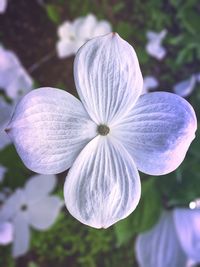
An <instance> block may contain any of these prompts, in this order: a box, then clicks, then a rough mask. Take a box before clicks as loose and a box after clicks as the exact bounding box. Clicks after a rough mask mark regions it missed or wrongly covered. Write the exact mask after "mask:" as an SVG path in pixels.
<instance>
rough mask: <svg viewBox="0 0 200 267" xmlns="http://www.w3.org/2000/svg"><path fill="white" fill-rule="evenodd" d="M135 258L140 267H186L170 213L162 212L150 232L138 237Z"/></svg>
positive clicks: (184, 257)
mask: <svg viewBox="0 0 200 267" xmlns="http://www.w3.org/2000/svg"><path fill="white" fill-rule="evenodd" d="M136 257H137V260H138V262H139V265H140V267H184V266H186V265H185V264H186V256H185V254H184V252H183V251H182V249H181V246H180V244H179V240H178V238H177V236H176V230H175V226H174V221H173V216H172V213H171V212H164V213H163V214H162V216H161V218H160V220H159V222H158V223H157V224H156V225H155V226H154V227H153V228H152V229H151V230H149V231H147V232H144V233H143V234H140V235H139V236H138V238H137V240H136Z"/></svg>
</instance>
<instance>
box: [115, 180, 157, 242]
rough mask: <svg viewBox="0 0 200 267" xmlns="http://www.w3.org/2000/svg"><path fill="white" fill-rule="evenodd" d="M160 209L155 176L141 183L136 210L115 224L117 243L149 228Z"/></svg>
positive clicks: (155, 219) (154, 221) (125, 240)
mask: <svg viewBox="0 0 200 267" xmlns="http://www.w3.org/2000/svg"><path fill="white" fill-rule="evenodd" d="M161 209H162V204H161V199H160V193H159V191H158V189H157V186H156V179H155V178H148V180H146V181H144V182H143V183H142V197H141V199H140V202H139V205H138V207H137V208H136V210H135V211H134V212H133V213H132V214H131V215H129V216H128V218H126V219H125V220H122V221H120V222H118V223H117V224H116V225H115V232H116V235H117V240H118V244H119V245H122V244H124V243H126V242H127V241H129V240H130V239H131V238H132V237H133V236H134V235H135V234H137V233H140V232H144V231H146V230H148V229H149V228H151V227H152V226H153V225H154V224H155V223H156V221H157V220H158V218H159V215H160V212H161Z"/></svg>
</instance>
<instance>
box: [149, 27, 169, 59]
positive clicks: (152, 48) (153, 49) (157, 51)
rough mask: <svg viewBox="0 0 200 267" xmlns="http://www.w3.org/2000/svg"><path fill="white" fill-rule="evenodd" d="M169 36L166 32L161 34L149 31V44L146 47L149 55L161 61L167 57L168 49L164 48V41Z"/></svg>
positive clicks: (163, 31)
mask: <svg viewBox="0 0 200 267" xmlns="http://www.w3.org/2000/svg"><path fill="white" fill-rule="evenodd" d="M166 34H167V31H166V30H162V31H161V32H159V33H156V32H152V31H149V32H147V39H148V43H147V46H146V51H147V53H148V54H149V55H150V56H152V57H155V58H156V59H158V60H161V59H163V58H164V57H165V55H166V49H165V48H164V47H162V41H163V39H164V38H165V36H166Z"/></svg>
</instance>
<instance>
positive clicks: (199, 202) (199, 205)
mask: <svg viewBox="0 0 200 267" xmlns="http://www.w3.org/2000/svg"><path fill="white" fill-rule="evenodd" d="M189 208H190V209H191V210H194V209H200V199H199V198H198V199H195V200H194V201H191V202H190V203H189Z"/></svg>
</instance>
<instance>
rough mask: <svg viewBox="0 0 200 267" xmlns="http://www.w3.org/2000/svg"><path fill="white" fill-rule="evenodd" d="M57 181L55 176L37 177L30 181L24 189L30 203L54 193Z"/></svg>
mask: <svg viewBox="0 0 200 267" xmlns="http://www.w3.org/2000/svg"><path fill="white" fill-rule="evenodd" d="M56 183H57V180H56V176H55V175H35V176H33V177H32V178H31V179H29V180H28V182H27V183H26V186H25V188H24V193H25V194H26V199H27V200H28V202H29V203H32V202H35V201H38V200H40V199H41V198H43V197H45V196H47V195H48V194H49V193H50V192H51V191H53V189H54V187H55V186H56Z"/></svg>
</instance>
